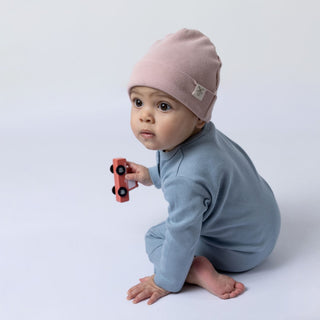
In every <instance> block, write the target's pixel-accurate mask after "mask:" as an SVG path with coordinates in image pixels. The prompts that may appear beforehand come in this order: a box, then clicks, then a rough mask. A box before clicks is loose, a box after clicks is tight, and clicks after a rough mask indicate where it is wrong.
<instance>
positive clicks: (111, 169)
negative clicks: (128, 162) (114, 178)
mask: <svg viewBox="0 0 320 320" xmlns="http://www.w3.org/2000/svg"><path fill="white" fill-rule="evenodd" d="M110 171H111V173H113V164H112V165H111V166H110Z"/></svg>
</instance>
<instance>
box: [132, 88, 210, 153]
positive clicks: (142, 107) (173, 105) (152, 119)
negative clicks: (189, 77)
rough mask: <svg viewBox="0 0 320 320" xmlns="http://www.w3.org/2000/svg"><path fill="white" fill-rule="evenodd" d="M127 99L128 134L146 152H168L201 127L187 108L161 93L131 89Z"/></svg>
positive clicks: (153, 90)
mask: <svg viewBox="0 0 320 320" xmlns="http://www.w3.org/2000/svg"><path fill="white" fill-rule="evenodd" d="M130 100H131V103H132V109H131V128H132V131H133V133H134V135H135V136H136V138H137V139H138V140H139V141H140V142H141V143H142V144H143V145H144V146H145V147H146V148H148V149H151V150H165V151H170V150H172V149H174V148H175V147H176V146H178V145H179V144H181V143H182V142H183V141H185V140H186V139H188V138H189V137H190V136H192V135H193V134H195V133H197V132H199V131H200V130H201V128H202V127H203V126H204V122H203V121H201V120H199V119H198V118H197V116H196V115H195V114H194V113H192V112H191V111H190V110H189V109H188V108H186V107H185V106H184V105H183V104H182V103H180V102H178V101H177V100H175V99H174V98H172V97H171V96H169V95H167V94H166V93H164V92H162V91H159V90H156V89H153V88H149V87H134V88H132V90H131V93H130Z"/></svg>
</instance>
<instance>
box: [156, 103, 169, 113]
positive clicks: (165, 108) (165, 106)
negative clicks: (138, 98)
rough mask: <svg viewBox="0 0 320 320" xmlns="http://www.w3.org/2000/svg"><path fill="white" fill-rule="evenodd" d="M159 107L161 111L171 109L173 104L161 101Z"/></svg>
mask: <svg viewBox="0 0 320 320" xmlns="http://www.w3.org/2000/svg"><path fill="white" fill-rule="evenodd" d="M158 108H159V109H160V110H161V111H169V110H170V109H171V106H170V105H169V104H167V103H165V102H160V103H159V105H158Z"/></svg>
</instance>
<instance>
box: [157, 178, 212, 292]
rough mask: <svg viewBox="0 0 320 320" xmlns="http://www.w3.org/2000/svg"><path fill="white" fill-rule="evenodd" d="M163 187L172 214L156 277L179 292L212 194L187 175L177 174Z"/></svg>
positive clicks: (158, 282) (168, 219) (166, 288)
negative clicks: (185, 176)
mask: <svg viewBox="0 0 320 320" xmlns="http://www.w3.org/2000/svg"><path fill="white" fill-rule="evenodd" d="M162 189H163V190H164V196H165V198H166V200H167V201H168V202H169V208H168V214H169V215H168V218H167V220H166V233H165V239H164V242H163V246H162V249H161V258H160V260H159V263H158V265H155V278H154V280H155V283H156V284H157V285H158V286H159V287H161V288H163V289H165V290H167V291H170V292H178V291H180V290H181V288H182V286H183V284H184V282H185V279H186V277H187V275H188V272H189V269H190V266H191V264H192V261H193V258H194V253H195V249H196V245H197V242H198V240H199V237H200V233H201V227H202V222H203V216H204V214H205V212H206V210H207V209H208V206H209V201H208V200H209V199H210V196H209V193H208V191H207V190H206V189H205V188H204V187H202V186H201V185H199V184H197V183H195V182H193V181H192V180H191V179H189V178H184V177H174V178H173V179H171V181H167V182H166V183H165V185H164V186H163V187H162Z"/></svg>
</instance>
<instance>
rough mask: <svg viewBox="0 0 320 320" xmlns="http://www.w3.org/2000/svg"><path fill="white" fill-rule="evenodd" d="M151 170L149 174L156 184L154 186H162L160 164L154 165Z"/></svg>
mask: <svg viewBox="0 0 320 320" xmlns="http://www.w3.org/2000/svg"><path fill="white" fill-rule="evenodd" d="M148 170H149V174H150V177H151V180H152V182H153V184H154V186H155V187H156V188H157V189H160V188H161V179H160V173H159V168H158V166H154V167H151V168H149V169H148Z"/></svg>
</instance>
